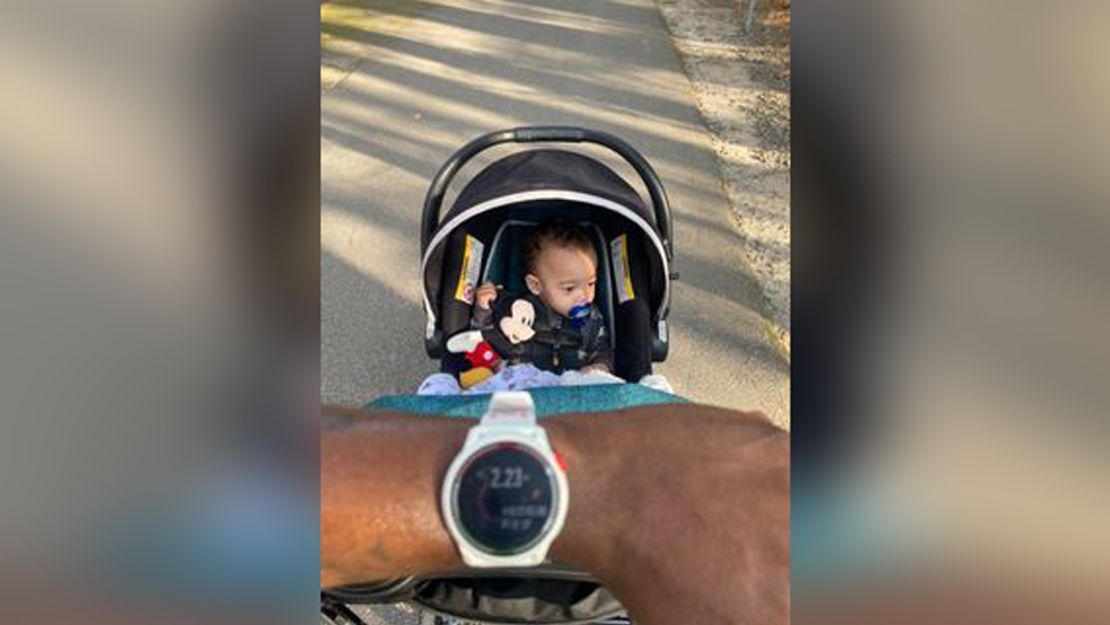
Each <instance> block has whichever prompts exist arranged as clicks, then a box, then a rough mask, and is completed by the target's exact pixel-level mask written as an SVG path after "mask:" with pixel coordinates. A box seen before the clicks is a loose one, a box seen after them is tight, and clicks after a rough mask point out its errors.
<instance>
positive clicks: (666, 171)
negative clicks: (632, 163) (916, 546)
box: [320, 0, 789, 625]
mask: <svg viewBox="0 0 1110 625" xmlns="http://www.w3.org/2000/svg"><path fill="white" fill-rule="evenodd" d="M372 4H373V6H375V8H376V10H375V12H373V13H372V14H371V16H372V17H371V19H362V20H361V21H357V20H356V21H354V22H346V23H345V24H344V25H334V24H333V25H331V26H329V25H327V24H325V27H324V31H325V33H328V34H329V35H330V36H331V37H330V38H329V39H328V40H325V42H324V50H323V52H322V57H323V58H322V61H323V67H322V87H323V93H322V96H321V120H320V135H321V137H320V153H321V184H322V188H321V206H320V212H321V216H320V218H321V266H320V272H321V279H322V284H321V293H320V297H321V346H320V349H321V365H322V373H321V384H322V388H321V392H322V396H323V399H324V401H330V402H340V403H347V404H361V403H365V402H367V401H369V400H371V399H373V398H375V397H378V396H380V395H383V394H390V393H406V392H412V391H413V390H414V389H415V387H416V385H417V384H418V383H419V381H420V380H421V379H423V378H424V377H425V376H426V375H427V374H429V373H431V372H432V371H434V369H435V366H434V363H433V362H432V361H431V360H429V359H428V358H426V356H425V355H424V350H423V344H422V336H423V328H424V316H423V313H422V309H421V304H420V302H421V295H420V278H419V275H418V267H419V223H420V217H419V215H420V208H421V206H422V203H423V196H424V193H425V191H426V190H427V186H428V184H429V182H430V180H431V178H432V176H433V175H434V174H435V172H436V170H437V169H438V168H439V166H440V165H441V164H442V163H443V161H444V160H445V159H446V158H447V157H448V155H450V154H451V153H452V152H453V151H454V150H455V149H457V148H458V147H459V146H461V145H462V144H464V143H465V142H467V141H468V140H470V139H471V138H473V137H475V136H478V135H480V134H483V133H486V132H489V131H492V130H498V129H503V128H510V127H514V126H520V125H529V124H544V125H552V124H559V125H562V124H565V125H579V126H585V127H589V128H596V129H599V130H603V131H608V132H611V133H614V134H616V135H619V136H621V137H623V138H624V139H625V140H627V141H628V142H630V143H631V144H632V145H633V146H635V147H636V148H637V149H639V150H640V151H641V152H642V153H643V154H644V155H645V156H646V157H647V159H648V160H649V161H650V162H651V163H652V164H653V166H654V167H655V168H656V170H657V171H658V173H659V174H660V176H661V177H662V179H663V182H664V184H665V186H666V188H667V191H668V194H669V196H670V198H671V202H672V205H673V208H674V211H675V214H674V226H675V250H676V260H675V269H676V270H677V271H679V272H681V280H680V281H678V282H676V283H675V285H674V291H673V300H672V302H673V303H672V307H671V316H670V325H671V337H672V339H671V354H670V357H669V358H668V360H667V361H666V362H665V363H661V364H658V365H656V366H657V372H660V373H663V374H665V375H666V376H667V377H668V378H669V379H670V380H671V382H672V384H673V385H674V387H675V389H676V390H677V392H678V393H679V394H681V395H683V396H685V397H688V398H690V399H692V400H695V401H699V402H705V403H710V404H717V405H722V406H730V407H735V408H746V409H753V408H754V409H760V410H763V411H765V412H766V413H767V414H768V415H770V416H771V417H772V418H773V419H774V420H776V421H777V422H778V423H780V424H782V425H784V426H788V425H789V365H788V363H787V362H786V361H785V360H784V359H783V358H782V356H780V354H779V352H778V351H776V349H775V348H774V347H773V346H772V344H771V342H770V340H769V338H768V336H767V331H766V324H765V323H764V321H763V319H764V314H765V311H764V310H763V309H762V305H761V303H760V302H761V297H760V293H759V291H758V287H757V286H756V283H755V282H754V280H753V279H752V272H751V271H750V269H749V268H748V267H747V266H746V264H745V261H744V260H743V258H742V256H741V252H740V240H739V237H738V235H737V233H736V232H735V230H734V229H733V227H732V225H731V224H730V223H729V221H728V219H729V217H728V215H729V205H728V202H727V200H726V197H725V195H724V190H723V187H722V182H721V178H720V174H719V173H718V168H717V163H716V161H715V157H714V155H713V152H712V150H711V148H710V144H709V141H710V139H709V135H708V133H707V131H706V129H705V127H704V125H703V122H702V120H701V118H700V117H699V115H698V112H697V108H696V106H695V104H694V100H693V94H692V92H691V90H690V84H689V81H688V80H687V78H686V76H685V74H684V73H683V70H682V66H681V64H680V62H679V60H678V57H677V56H676V53H675V50H674V48H673V47H672V45H671V42H670V40H669V39H668V36H667V33H666V30H665V27H664V24H663V21H662V19H661V17H660V15H659V13H658V9H657V8H656V6H655V4H654V3H653V2H651V1H650V0H616V1H603V0H533V1H530V2H528V1H523V2H509V1H499V0H485V1H479V0H473V1H470V0H458V1H454V2H443V3H438V2H430V3H426V2H420V3H418V2H400V1H389V0H383V1H382V2H375V3H372ZM364 17H365V16H364ZM504 153H505V152H495V153H493V154H492V155H491V157H490V158H494V157H496V156H499V155H503V154H504ZM488 160H489V159H487V161H486V162H488ZM481 164H482V162H479V163H478V164H477V165H476V166H474V167H471V168H467V169H464V170H463V173H464V174H466V173H468V172H469V173H471V174H472V173H474V171H475V170H476V169H477V168H478V167H480V166H481ZM623 171H624V172H625V173H627V170H623ZM364 610H365V611H364ZM360 611H364V612H363V613H364V615H365V616H366V618H367V619H368V621H369V622H371V623H375V624H378V623H391V624H406V625H414V624H417V623H430V622H431V617H430V616H429V615H427V614H420V613H419V612H414V611H412V610H411V609H408V610H406V609H400V610H398V609H389V608H372V609H368V608H360Z"/></svg>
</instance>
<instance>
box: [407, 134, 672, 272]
mask: <svg viewBox="0 0 1110 625" xmlns="http://www.w3.org/2000/svg"><path fill="white" fill-rule="evenodd" d="M539 141H545V142H555V143H595V144H597V145H600V146H602V147H605V148H607V149H609V150H610V151H612V152H615V153H617V154H618V155H619V156H620V157H621V158H623V159H624V160H625V161H627V162H628V164H629V165H632V168H633V169H635V170H636V173H637V174H638V175H639V176H640V180H642V181H643V183H644V186H645V187H647V190H648V195H649V196H651V204H652V210H653V211H654V214H655V227H656V228H657V229H658V230H659V234H660V235H661V236H662V239H663V249H664V250H665V252H666V254H667V260H668V261H671V260H674V248H673V244H672V241H671V206H670V202H669V201H668V200H667V193H666V191H664V189H663V183H662V181H660V180H659V176H658V175H657V174H656V173H655V170H654V169H652V167H651V165H650V164H649V163H648V162H647V159H645V158H644V157H643V155H641V154H640V153H639V152H638V151H636V149H635V148H633V147H632V146H631V145H630V144H628V143H627V142H626V141H624V140H623V139H621V138H620V137H617V136H615V135H611V134H609V133H606V132H600V131H597V130H588V129H586V128H578V127H574V126H525V127H521V128H513V129H511V130H499V131H497V132H491V133H489V134H486V135H482V136H480V137H478V138H477V139H474V140H473V141H471V142H470V143H467V144H466V145H464V146H463V147H461V148H459V150H458V151H457V152H455V153H454V154H452V155H451V157H450V158H449V159H447V162H445V163H444V164H443V167H441V168H440V170H439V172H438V173H437V174H436V177H435V178H434V179H433V180H432V184H431V186H430V187H429V188H428V195H427V196H426V197H425V198H424V211H423V213H422V214H421V217H420V255H421V256H423V255H424V254H425V253H427V251H428V245H429V244H430V243H431V241H432V235H433V234H434V233H435V229H436V226H438V225H439V214H440V209H441V207H442V205H443V198H444V196H445V195H446V194H447V187H448V186H449V185H450V184H451V181H452V180H453V179H454V177H455V174H457V173H458V172H459V169H461V168H462V166H463V165H465V164H466V163H467V162H468V161H469V160H470V159H472V158H474V157H475V156H477V155H478V154H479V153H480V152H483V151H485V150H487V149H489V148H492V147H493V146H496V145H501V144H503V143H535V142H539Z"/></svg>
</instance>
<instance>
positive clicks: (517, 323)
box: [443, 293, 545, 388]
mask: <svg viewBox="0 0 1110 625" xmlns="http://www.w3.org/2000/svg"><path fill="white" fill-rule="evenodd" d="M543 310H545V308H544V307H543V306H542V305H541V304H540V303H539V301H538V299H537V298H536V297H535V296H534V295H532V294H530V293H527V294H513V293H505V294H503V295H502V296H501V297H499V298H498V299H497V301H496V304H495V305H494V307H493V317H492V320H493V321H492V322H491V324H490V325H489V326H487V327H485V328H481V329H477V330H469V331H465V332H460V333H459V334H456V335H454V336H452V337H451V338H450V339H448V341H447V351H448V352H449V355H448V357H447V358H446V359H444V363H443V371H444V372H445V373H453V374H455V375H457V376H458V378H459V385H460V386H462V387H463V388H471V387H473V386H474V385H476V384H479V383H481V382H483V381H485V380H486V379H487V378H489V377H490V376H492V375H493V374H494V373H496V372H498V371H500V370H501V369H502V368H503V367H504V366H505V365H506V364H514V363H515V362H520V361H522V360H526V358H525V356H526V351H527V347H528V342H529V341H531V340H532V337H534V336H535V335H536V328H535V326H536V314H537V312H538V311H543ZM540 322H541V324H542V322H543V320H542V319H541V320H540Z"/></svg>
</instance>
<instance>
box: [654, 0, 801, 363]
mask: <svg viewBox="0 0 1110 625" xmlns="http://www.w3.org/2000/svg"><path fill="white" fill-rule="evenodd" d="M657 4H658V5H659V8H660V11H661V12H662V15H663V18H664V20H665V21H666V24H667V28H668V30H669V31H670V34H671V39H672V41H673V42H674V45H675V49H676V50H677V51H678V53H679V56H680V57H681V58H682V62H683V65H684V66H685V68H686V73H687V75H688V76H689V78H690V85H691V89H692V90H693V92H694V96H695V99H696V101H697V103H698V108H699V110H700V111H701V115H702V117H703V119H704V120H705V123H706V126H707V127H708V128H709V130H710V132H711V133H712V135H713V149H714V150H715V152H716V154H717V161H718V164H719V166H720V168H721V177H722V179H723V180H724V184H725V191H726V193H727V194H728V198H729V202H730V204H731V205H732V212H733V216H734V223H735V225H736V227H737V232H738V233H739V235H740V243H741V245H742V246H743V248H744V252H745V255H746V256H747V259H748V262H749V263H750V264H751V266H752V269H753V271H754V273H755V275H756V277H757V279H758V280H759V283H760V286H761V287H762V289H763V294H764V297H765V299H766V305H767V310H766V311H765V312H766V315H767V318H768V330H769V331H770V332H771V333H773V334H774V335H775V337H776V339H777V341H778V343H779V345H780V346H781V348H782V350H783V352H784V354H786V355H789V352H790V1H789V0H757V1H756V3H755V5H754V10H753V11H752V15H751V21H750V26H751V28H750V30H748V29H746V28H745V26H746V24H747V21H748V10H749V6H748V5H749V2H748V0H657Z"/></svg>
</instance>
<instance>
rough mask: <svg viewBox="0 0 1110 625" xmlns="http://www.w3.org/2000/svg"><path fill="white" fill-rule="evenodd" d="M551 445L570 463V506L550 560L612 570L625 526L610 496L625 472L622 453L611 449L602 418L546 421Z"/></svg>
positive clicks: (597, 571)
mask: <svg viewBox="0 0 1110 625" xmlns="http://www.w3.org/2000/svg"><path fill="white" fill-rule="evenodd" d="M543 425H544V427H545V429H546V430H547V437H548V440H549V441H550V442H551V447H552V448H553V449H554V450H555V452H556V453H558V454H559V455H560V456H561V457H562V458H563V460H564V461H565V464H566V473H567V487H568V490H569V491H570V493H569V499H570V505H569V509H568V510H567V520H566V523H565V524H564V526H563V532H562V534H560V536H559V537H558V538H556V539H555V542H554V543H553V544H552V546H551V551H550V553H549V554H548V558H549V559H550V560H553V561H556V562H560V563H563V564H569V565H571V566H574V567H576V568H579V569H582V570H586V571H589V572H592V573H595V574H601V573H603V572H604V571H607V570H608V568H609V565H610V562H611V560H612V546H613V544H614V543H613V537H614V536H615V533H614V532H616V531H619V528H620V527H621V526H622V524H623V523H624V520H623V519H622V518H621V515H622V510H621V509H620V508H619V507H618V506H617V505H615V504H616V503H617V502H616V500H615V498H614V497H613V496H612V494H611V493H610V492H609V487H610V485H611V484H612V483H613V479H612V477H613V476H614V475H616V473H615V472H616V471H618V470H619V466H620V464H621V463H620V461H619V460H618V459H617V456H618V453H617V452H618V450H615V449H609V450H605V443H604V439H605V432H604V428H601V427H599V426H600V425H601V424H600V423H599V422H598V417H597V416H596V415H589V414H581V415H566V416H559V417H556V418H553V419H548V420H545V421H544V422H543Z"/></svg>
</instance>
